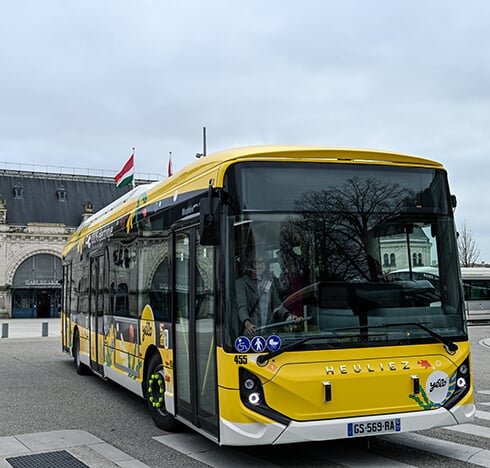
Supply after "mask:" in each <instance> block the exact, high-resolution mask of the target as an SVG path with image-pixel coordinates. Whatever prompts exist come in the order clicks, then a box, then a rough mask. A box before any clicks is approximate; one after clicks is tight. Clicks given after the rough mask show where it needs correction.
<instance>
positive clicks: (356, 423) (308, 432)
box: [220, 404, 476, 446]
mask: <svg viewBox="0 0 490 468" xmlns="http://www.w3.org/2000/svg"><path fill="white" fill-rule="evenodd" d="M475 412H476V407H475V405H474V404H468V405H461V406H455V407H453V408H452V409H451V410H450V411H448V410H446V409H445V408H439V409H436V410H431V411H416V412H412V413H403V414H391V415H386V414H384V415H378V416H367V417H361V418H344V419H335V420H321V421H307V422H300V421H291V422H290V423H289V424H288V425H287V426H286V425H283V424H279V423H271V424H261V423H250V424H240V423H233V422H230V421H226V420H224V419H221V421H220V445H237V446H238V445H242V446H246V445H276V444H291V443H296V442H319V441H323V440H332V439H346V438H354V437H366V436H375V435H381V434H397V433H402V432H411V431H421V430H425V429H431V428H434V427H442V426H453V425H455V424H463V423H467V422H471V421H472V420H473V418H474V416H475Z"/></svg>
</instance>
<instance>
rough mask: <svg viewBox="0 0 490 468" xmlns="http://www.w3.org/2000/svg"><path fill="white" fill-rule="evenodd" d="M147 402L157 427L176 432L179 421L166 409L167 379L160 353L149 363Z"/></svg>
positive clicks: (152, 357)
mask: <svg viewBox="0 0 490 468" xmlns="http://www.w3.org/2000/svg"><path fill="white" fill-rule="evenodd" d="M146 401H147V403H148V408H149V410H150V415H151V418H152V419H153V422H154V423H155V424H156V426H157V427H159V428H160V429H163V430H164V431H174V430H175V429H176V426H177V421H176V420H175V418H174V417H173V416H172V415H171V414H170V413H169V412H167V410H166V408H165V378H164V374H163V365H162V360H161V359H160V355H159V354H158V353H154V354H153V355H152V356H151V358H150V361H149V362H148V372H147V373H146Z"/></svg>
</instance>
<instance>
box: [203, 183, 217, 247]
mask: <svg viewBox="0 0 490 468" xmlns="http://www.w3.org/2000/svg"><path fill="white" fill-rule="evenodd" d="M220 225H221V201H220V199H219V198H214V197H213V196H212V193H211V187H210V188H209V193H208V196H207V197H206V198H201V201H200V215H199V237H200V242H201V245H219V243H220Z"/></svg>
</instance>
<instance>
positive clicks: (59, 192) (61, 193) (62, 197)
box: [56, 185, 66, 202]
mask: <svg viewBox="0 0 490 468" xmlns="http://www.w3.org/2000/svg"><path fill="white" fill-rule="evenodd" d="M56 195H57V197H58V201H60V202H64V201H65V200H66V189H65V187H63V186H62V185H61V186H60V187H58V190H56Z"/></svg>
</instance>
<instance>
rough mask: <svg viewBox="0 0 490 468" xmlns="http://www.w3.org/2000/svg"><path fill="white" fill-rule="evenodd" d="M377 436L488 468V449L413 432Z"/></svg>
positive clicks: (489, 460)
mask: <svg viewBox="0 0 490 468" xmlns="http://www.w3.org/2000/svg"><path fill="white" fill-rule="evenodd" d="M379 438H380V439H383V440H387V441H388V442H391V443H393V444H401V445H405V446H407V447H411V448H414V449H417V450H423V451H424V452H430V453H435V454H437V455H441V456H443V457H448V458H453V459H455V460H459V461H464V462H466V463H473V464H474V465H478V466H483V467H486V468H490V450H485V449H481V448H478V447H471V446H470V445H463V444H457V443H455V442H449V441H447V440H440V439H436V438H434V437H428V436H424V435H421V434H415V433H410V434H409V433H407V434H395V435H386V436H380V437H379Z"/></svg>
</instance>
